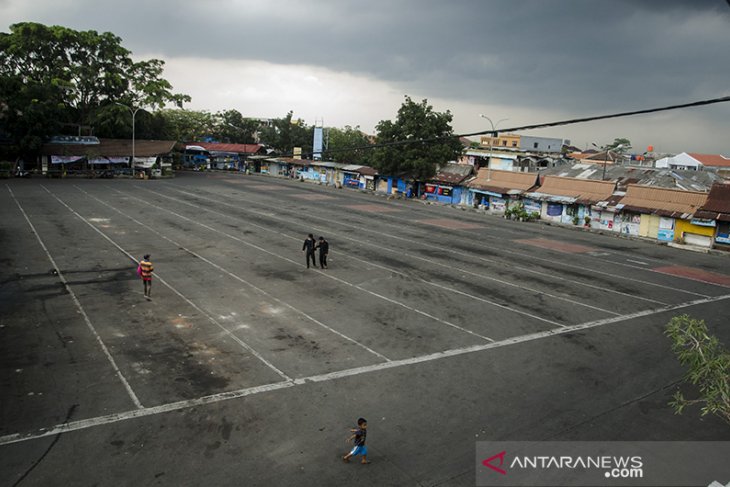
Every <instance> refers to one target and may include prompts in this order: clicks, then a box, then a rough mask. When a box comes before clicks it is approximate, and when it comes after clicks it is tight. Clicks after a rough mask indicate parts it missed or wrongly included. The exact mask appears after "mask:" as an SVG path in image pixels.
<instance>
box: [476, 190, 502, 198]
mask: <svg viewBox="0 0 730 487" xmlns="http://www.w3.org/2000/svg"><path fill="white" fill-rule="evenodd" d="M469 191H473V192H475V193H480V194H486V195H489V196H496V197H497V198H501V197H502V193H495V192H493V191H487V190H485V189H472V188H469Z"/></svg>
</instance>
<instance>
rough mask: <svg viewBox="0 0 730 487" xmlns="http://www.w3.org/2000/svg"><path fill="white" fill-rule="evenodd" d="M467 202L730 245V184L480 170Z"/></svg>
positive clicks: (664, 237)
mask: <svg viewBox="0 0 730 487" xmlns="http://www.w3.org/2000/svg"><path fill="white" fill-rule="evenodd" d="M466 186H467V188H468V193H469V194H467V196H466V198H465V201H464V202H463V203H464V204H472V205H477V206H480V207H481V208H484V209H485V210H487V211H489V212H491V213H497V214H500V213H504V212H505V211H506V209H507V208H513V207H515V206H519V207H522V208H524V210H525V211H526V213H527V214H534V215H535V216H536V217H539V218H540V219H541V220H547V221H551V222H555V223H561V224H565V225H582V226H586V227H590V228H594V229H598V230H603V231H607V232H616V233H621V234H624V235H630V236H636V237H647V238H652V239H656V240H658V241H661V242H677V243H685V244H690V245H696V246H702V247H707V248H710V247H718V248H725V249H727V250H730V239H728V234H729V233H730V185H727V184H715V185H713V186H712V189H711V190H710V192H709V193H705V192H699V191H684V190H680V189H670V188H660V187H653V186H644V185H639V184H628V185H627V186H626V187H625V188H623V189H622V190H617V187H616V183H615V182H613V181H599V180H587V179H578V178H567V177H560V176H539V175H537V174H535V173H515V172H511V171H497V170H490V169H481V170H480V171H479V173H478V174H477V177H476V178H474V179H472V180H470V181H468V182H467V183H466Z"/></svg>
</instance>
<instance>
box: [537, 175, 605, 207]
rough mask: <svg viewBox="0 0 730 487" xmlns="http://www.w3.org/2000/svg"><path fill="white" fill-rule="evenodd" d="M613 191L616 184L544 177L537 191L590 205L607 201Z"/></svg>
mask: <svg viewBox="0 0 730 487" xmlns="http://www.w3.org/2000/svg"><path fill="white" fill-rule="evenodd" d="M615 189H616V184H615V183H613V182H611V181H595V180H591V179H577V178H563V177H560V176H545V178H544V179H543V182H542V184H541V185H540V189H539V191H540V193H543V194H548V195H552V196H567V197H569V198H575V200H576V202H578V203H586V204H592V203H598V202H599V201H606V200H608V199H609V198H610V197H611V195H612V194H613V191H614V190H615Z"/></svg>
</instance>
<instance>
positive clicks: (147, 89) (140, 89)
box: [0, 22, 461, 179]
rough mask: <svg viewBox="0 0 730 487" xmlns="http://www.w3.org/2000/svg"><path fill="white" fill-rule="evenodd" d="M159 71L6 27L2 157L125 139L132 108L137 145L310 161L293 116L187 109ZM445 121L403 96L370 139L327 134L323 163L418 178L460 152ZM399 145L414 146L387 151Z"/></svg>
mask: <svg viewBox="0 0 730 487" xmlns="http://www.w3.org/2000/svg"><path fill="white" fill-rule="evenodd" d="M163 69H164V61H162V60H160V59H148V60H143V61H137V62H135V61H134V60H133V59H132V52H131V51H129V50H128V49H126V48H125V47H123V45H122V39H121V38H120V37H118V36H116V35H114V34H112V33H110V32H104V33H98V32H96V31H94V30H88V31H76V30H73V29H70V28H67V27H62V26H46V25H43V24H39V23H33V22H24V23H18V24H14V25H11V26H10V32H9V33H0V139H2V141H3V142H4V143H3V144H1V145H0V157H2V158H4V159H11V158H14V157H24V158H26V159H29V160H32V159H33V158H34V157H35V156H36V155H37V154H38V153H39V151H40V149H41V147H42V145H43V143H44V142H46V141H47V140H48V138H49V137H50V136H52V135H95V136H98V137H104V138H131V136H132V113H131V112H132V111H134V110H137V109H139V110H137V113H136V116H135V127H134V131H135V136H136V137H137V138H138V139H163V140H177V141H180V142H194V141H201V140H214V141H218V142H225V143H241V144H245V143H254V142H255V141H258V142H260V143H262V144H264V145H266V146H267V147H269V148H271V149H273V150H274V151H276V153H278V154H281V155H291V154H292V152H293V150H294V148H295V147H301V148H302V152H303V154H304V155H305V156H306V155H310V156H311V154H312V145H313V135H314V127H313V126H308V125H307V124H306V123H305V122H304V121H303V120H300V119H294V118H293V112H289V113H287V114H286V115H285V116H283V117H280V118H276V119H272V120H267V121H266V123H262V122H261V121H260V120H258V119H254V118H248V117H245V116H243V115H242V114H241V113H240V112H239V111H237V110H234V109H229V110H224V111H219V112H216V113H210V112H207V111H197V110H186V109H184V108H183V104H184V103H188V102H190V101H191V97H190V96H189V95H186V94H182V93H176V92H174V91H173V87H172V85H171V84H170V82H169V81H167V80H166V79H164V78H163V77H162V74H163ZM451 121H452V115H451V113H450V112H449V111H448V110H447V111H446V112H443V113H440V112H436V111H434V110H433V107H432V106H431V105H429V104H428V101H427V100H422V101H421V102H416V101H414V100H412V99H411V98H410V97H408V96H406V97H405V101H404V102H403V104H402V106H401V107H400V109H399V110H398V113H397V116H396V119H395V120H394V121H391V120H383V121H381V122H380V123H378V124H377V126H376V135H375V137H374V138H371V137H368V136H367V135H366V134H365V133H364V132H363V131H362V130H361V129H360V128H359V126H355V127H352V126H345V127H344V128H335V127H329V128H325V129H324V134H325V144H326V145H325V150H324V153H323V157H324V158H325V159H326V160H330V161H336V162H344V163H350V164H363V165H371V166H373V167H376V168H378V169H380V170H381V171H385V172H389V173H392V174H396V173H407V174H409V175H410V176H412V177H414V178H415V179H425V178H428V177H431V176H433V174H434V173H435V171H436V168H437V167H438V166H439V165H441V164H443V163H445V162H447V161H450V160H454V159H456V158H457V157H458V156H459V154H460V152H461V144H460V142H459V141H458V139H457V138H456V137H455V136H454V133H453V129H452V127H451ZM426 140H428V141H430V142H428V143H426V142H419V141H426ZM402 141H410V142H413V143H409V144H406V145H401V144H399V145H391V146H389V145H388V144H389V143H393V142H402ZM373 142H377V145H375V146H373Z"/></svg>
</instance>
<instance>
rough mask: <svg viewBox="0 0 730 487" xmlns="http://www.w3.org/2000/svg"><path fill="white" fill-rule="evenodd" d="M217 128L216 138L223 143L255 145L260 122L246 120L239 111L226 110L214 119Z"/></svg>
mask: <svg viewBox="0 0 730 487" xmlns="http://www.w3.org/2000/svg"><path fill="white" fill-rule="evenodd" d="M213 120H214V123H215V127H214V131H213V133H214V136H215V138H216V139H218V140H220V141H221V142H228V143H234V144H253V143H254V142H256V132H257V131H258V129H259V125H260V123H259V121H258V120H254V119H251V118H245V117H244V116H243V115H241V113H240V112H239V111H238V110H225V111H222V112H218V113H216V114H215V116H214V117H213Z"/></svg>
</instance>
